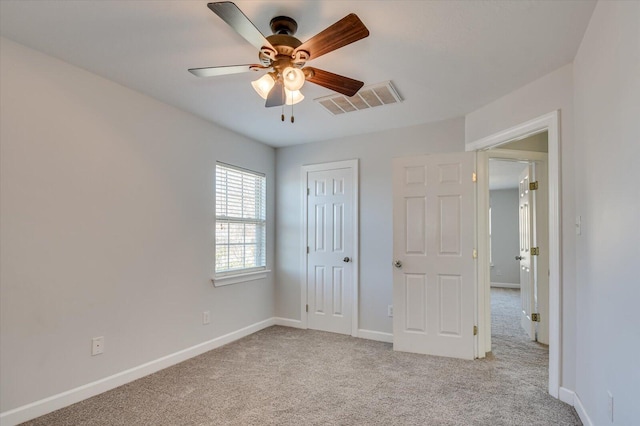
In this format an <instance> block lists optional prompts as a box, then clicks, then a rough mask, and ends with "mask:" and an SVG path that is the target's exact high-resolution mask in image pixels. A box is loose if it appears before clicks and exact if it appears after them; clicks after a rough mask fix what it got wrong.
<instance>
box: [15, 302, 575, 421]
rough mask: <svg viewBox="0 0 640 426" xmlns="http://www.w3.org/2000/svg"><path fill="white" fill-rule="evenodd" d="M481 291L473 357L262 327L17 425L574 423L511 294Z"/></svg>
mask: <svg viewBox="0 0 640 426" xmlns="http://www.w3.org/2000/svg"><path fill="white" fill-rule="evenodd" d="M493 293H495V294H494V297H492V299H493V306H494V315H493V318H494V330H495V335H494V352H493V354H492V355H491V356H490V357H488V358H487V359H484V360H476V361H462V360H455V359H447V358H440V357H432V356H422V355H415V354H408V353H400V352H394V351H393V350H392V346H391V345H390V344H386V343H380V342H374V341H370V340H364V339H356V338H352V337H348V336H342V335H337V334H332V333H324V332H318V331H311V330H297V329H292V328H285V327H271V328H268V329H266V330H263V331H261V332H258V333H256V334H253V335H251V336H248V337H246V338H244V339H241V340H239V341H237V342H234V343H231V344H229V345H227V346H224V347H222V348H219V349H216V350H213V351H210V352H207V353H205V354H203V355H201V356H198V357H196V358H193V359H191V360H188V361H185V362H183V363H181V364H178V365H176V366H174V367H171V368H168V369H166V370H163V371H160V372H158V373H156V374H153V375H150V376H147V377H145V378H142V379H140V380H137V381H135V382H132V383H129V384H127V385H125V386H122V387H119V388H117V389H114V390H112V391H109V392H106V393H104V394H101V395H98V396H96V397H93V398H90V399H88V400H86V401H83V402H80V403H78V404H75V405H72V406H70V407H67V408H64V409H61V410H58V411H56V412H54V413H51V414H49V415H46V416H43V417H40V418H38V419H36V420H34V421H31V422H29V423H28V424H30V425H527V426H530V425H580V424H581V423H580V421H579V419H578V417H577V415H576V414H575V411H574V410H573V408H572V407H570V406H568V405H566V404H564V403H562V402H560V401H558V400H556V399H554V398H552V397H550V396H549V395H548V394H547V392H546V386H547V385H546V383H547V377H546V374H547V373H546V364H547V350H546V348H545V347H544V346H542V345H538V344H536V343H533V342H528V341H527V340H526V339H525V338H524V335H523V333H521V332H520V330H519V327H518V324H517V314H518V312H517V307H515V306H514V305H513V300H511V302H510V301H509V300H510V299H513V298H514V297H517V290H516V291H514V290H502V289H500V290H496V291H495V292H494V291H492V294H493ZM514 310H515V311H514Z"/></svg>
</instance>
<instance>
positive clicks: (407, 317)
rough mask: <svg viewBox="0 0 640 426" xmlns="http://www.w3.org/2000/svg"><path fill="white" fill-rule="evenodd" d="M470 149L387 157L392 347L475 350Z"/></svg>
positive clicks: (447, 352)
mask: <svg viewBox="0 0 640 426" xmlns="http://www.w3.org/2000/svg"><path fill="white" fill-rule="evenodd" d="M474 170H475V153H474V152H463V153H449V154H437V155H427V156H419V157H409V158H399V159H395V160H394V161H393V252H394V268H393V269H394V272H393V303H394V317H393V348H394V350H398V351H406V352H416V353H422V354H430V355H440V356H449V357H455V358H464V359H473V358H474V353H475V351H474V343H475V341H474V325H475V316H476V310H475V308H476V299H475V294H476V288H475V286H476V268H475V260H474V258H475V255H474V254H475V253H474V240H475V215H476V204H475V191H476V190H475V183H474V179H472V176H473V174H474Z"/></svg>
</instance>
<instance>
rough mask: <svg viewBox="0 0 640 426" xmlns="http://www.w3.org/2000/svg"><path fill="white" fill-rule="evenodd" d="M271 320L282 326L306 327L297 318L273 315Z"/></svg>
mask: <svg viewBox="0 0 640 426" xmlns="http://www.w3.org/2000/svg"><path fill="white" fill-rule="evenodd" d="M273 321H274V323H275V325H281V326H283V327H291V328H302V329H306V328H307V327H304V326H303V325H302V321H300V320H297V319H291V318H281V317H275V318H273Z"/></svg>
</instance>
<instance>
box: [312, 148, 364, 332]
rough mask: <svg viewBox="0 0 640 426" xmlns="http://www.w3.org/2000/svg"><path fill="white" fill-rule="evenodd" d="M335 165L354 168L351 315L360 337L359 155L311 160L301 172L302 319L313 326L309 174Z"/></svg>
mask: <svg viewBox="0 0 640 426" xmlns="http://www.w3.org/2000/svg"><path fill="white" fill-rule="evenodd" d="M335 169H351V173H352V177H353V180H352V181H353V200H352V201H353V222H352V223H353V256H351V257H352V259H351V262H352V265H353V294H352V303H353V307H352V311H351V312H352V318H351V335H352V336H353V337H358V304H359V303H358V301H359V298H358V288H359V287H360V284H359V283H360V276H359V270H360V256H359V254H360V251H359V246H358V241H359V240H360V238H359V236H360V232H359V230H360V226H359V224H358V218H359V217H360V214H359V211H360V209H359V205H358V200H359V199H360V198H359V196H358V188H359V186H360V185H359V181H358V176H359V172H358V159H357V158H356V159H353V160H344V161H334V162H330V163H321V164H309V165H304V166H302V172H301V176H300V196H301V198H300V199H301V200H302V222H301V223H302V230H301V231H302V232H300V235H301V236H302V237H301V240H302V244H301V248H302V258H301V259H302V261H301V262H300V264H301V270H300V276H301V277H302V279H301V282H300V319H301V322H302V323H301V328H305V329H306V328H309V318H308V313H307V311H306V306H307V285H308V283H307V266H308V265H307V261H308V257H307V245H308V241H307V225H308V224H307V206H308V199H307V188H308V186H307V182H308V180H307V177H308V174H309V173H310V172H319V171H325V170H335Z"/></svg>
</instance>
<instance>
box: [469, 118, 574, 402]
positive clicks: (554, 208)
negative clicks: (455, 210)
mask: <svg viewBox="0 0 640 426" xmlns="http://www.w3.org/2000/svg"><path fill="white" fill-rule="evenodd" d="M558 123H559V111H553V112H550V113H548V114H545V115H543V116H540V117H538V118H535V119H533V120H530V121H527V122H525V123H522V124H520V125H517V126H514V127H511V128H509V129H507V130H504V131H502V132H498V133H496V134H493V135H491V136H488V137H486V138H482V139H479V140H477V141H474V142H471V143H469V144H467V145H466V146H465V150H466V151H476V150H487V149H490V148H494V147H497V146H498V145H501V144H503V143H506V142H510V141H513V140H517V139H522V138H524V137H527V136H530V135H533V134H536V133H540V132H543V131H545V130H546V131H547V132H548V136H549V144H548V169H547V170H548V177H549V394H551V396H553V397H555V398H558V392H559V387H560V360H561V359H562V358H561V356H562V348H561V344H560V335H561V323H560V306H561V305H560V301H561V292H560V289H561V282H560V277H561V276H562V271H561V265H562V262H561V255H562V251H561V247H560V235H561V234H560V229H561V228H560V220H561V212H560V136H559V125H558ZM478 158H479V159H480V160H479V163H480V164H479V165H480V166H483V163H484V162H485V161H488V155H481V156H478ZM483 167H484V166H483ZM479 169H480V167H479ZM482 171H483V173H486V172H487V170H486V169H482ZM487 175H488V173H487ZM481 177H483V176H482V175H481V174H479V175H478V178H479V179H480V178H481ZM485 178H486V177H485ZM485 185H488V184H487V183H486V182H485ZM480 198H481V199H480V202H479V203H478V208H479V212H478V214H479V215H480V214H481V210H480V209H481V207H482V197H480ZM479 218H480V216H479ZM479 261H481V259H480V258H479ZM487 264H488V260H487ZM479 278H480V281H481V282H479V289H478V290H479V298H478V303H485V302H486V300H485V299H486V297H485V299H483V298H482V290H483V287H484V280H486V278H485V277H484V276H483V275H479ZM478 321H479V323H481V324H480V325H482V324H484V323H485V322H486V318H478ZM480 332H481V333H483V334H486V324H485V326H484V327H480ZM479 340H480V342H482V341H483V339H482V338H481V339H479ZM485 341H486V336H485ZM485 349H487V348H485ZM481 354H482V352H480V353H479V354H477V355H478V356H479V355H481Z"/></svg>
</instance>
